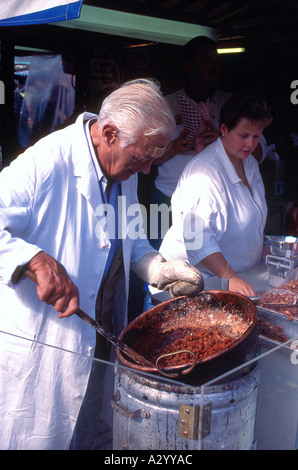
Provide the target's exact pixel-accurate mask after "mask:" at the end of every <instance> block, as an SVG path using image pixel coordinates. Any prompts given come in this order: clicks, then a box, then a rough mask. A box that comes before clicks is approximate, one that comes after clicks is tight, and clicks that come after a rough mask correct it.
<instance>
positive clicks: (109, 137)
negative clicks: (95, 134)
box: [102, 124, 117, 146]
mask: <svg viewBox="0 0 298 470" xmlns="http://www.w3.org/2000/svg"><path fill="white" fill-rule="evenodd" d="M102 137H103V139H104V141H105V143H106V144H107V145H108V146H111V145H113V144H114V143H115V141H116V137H117V129H116V127H115V126H113V125H112V124H105V125H104V126H103V128H102Z"/></svg>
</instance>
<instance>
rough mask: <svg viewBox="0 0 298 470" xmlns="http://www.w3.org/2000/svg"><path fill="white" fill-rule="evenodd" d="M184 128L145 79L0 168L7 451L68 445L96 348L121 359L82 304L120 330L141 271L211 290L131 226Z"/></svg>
mask: <svg viewBox="0 0 298 470" xmlns="http://www.w3.org/2000/svg"><path fill="white" fill-rule="evenodd" d="M174 127H175V122H174V118H173V115H172V113H171V111H170V109H169V107H168V105H167V103H166V101H165V100H164V98H163V96H162V94H161V92H160V88H159V86H158V84H157V83H155V82H154V81H152V80H145V79H140V80H134V81H132V82H128V83H125V84H124V85H122V86H121V87H119V88H118V89H116V90H115V91H113V92H112V93H111V94H110V95H109V96H108V97H107V98H106V99H105V100H104V101H103V104H102V106H101V109H100V112H99V115H94V114H90V113H83V114H81V115H80V116H79V117H78V118H77V121H76V122H75V123H74V124H72V125H69V126H68V127H66V128H65V129H62V130H59V131H56V132H54V133H52V134H50V135H48V136H47V137H44V138H43V139H41V140H40V141H39V142H37V143H36V144H35V145H34V146H32V147H30V148H28V149H27V150H26V151H25V152H24V153H23V154H22V155H20V156H19V157H18V158H16V159H15V160H14V161H13V162H12V164H11V165H10V166H8V167H7V168H5V169H4V170H3V171H2V172H1V173H0V187H1V194H0V260H1V261H0V294H1V307H0V308H1V312H0V331H1V333H0V334H1V342H0V358H1V361H0V387H1V391H0V409H1V418H0V448H1V449H5V450H8V449H18V450H30V449H34V450H51V449H55V450H59V449H60V450H62V449H68V448H69V445H70V442H71V438H72V435H73V431H74V428H75V426H76V422H77V419H78V415H79V411H80V408H81V406H82V403H83V399H84V395H85V393H86V389H87V385H88V380H89V376H91V375H92V370H91V365H92V360H93V357H94V355H95V356H96V357H99V358H101V357H104V358H105V359H107V358H109V357H110V356H109V348H108V345H107V344H106V343H105V342H104V341H102V342H101V341H100V339H101V338H102V337H98V338H96V334H95V330H94V329H92V328H91V327H90V326H89V324H87V323H85V322H83V321H82V320H81V319H80V318H79V317H78V316H77V315H74V314H75V313H76V312H77V310H78V308H79V307H80V308H81V309H82V310H84V311H86V312H87V313H88V314H89V315H90V316H92V317H93V318H95V319H96V320H97V321H99V322H100V323H101V324H102V325H103V326H104V327H105V328H107V329H109V330H110V331H111V332H112V333H114V335H116V336H118V335H119V333H120V332H121V331H122V330H123V328H124V327H125V326H126V324H127V295H128V285H129V270H130V269H133V270H134V271H135V272H136V273H137V275H139V276H140V277H141V278H142V279H143V280H144V281H146V282H148V283H149V284H150V285H151V284H152V285H156V286H157V287H159V288H161V289H170V290H171V292H172V294H173V295H180V294H182V293H183V294H184V293H186V294H194V293H196V292H198V291H199V290H201V289H202V276H201V275H200V273H199V272H198V271H197V270H196V269H195V268H193V267H191V266H190V265H189V264H188V263H185V262H184V261H182V260H175V261H174V262H171V261H170V262H166V261H165V259H164V258H163V257H162V256H161V255H160V254H159V253H158V252H157V251H155V250H154V249H153V248H152V247H151V246H150V244H149V242H148V240H147V239H146V238H145V237H144V236H143V235H144V234H143V232H142V230H140V233H139V234H138V236H135V235H136V234H135V233H134V232H132V227H133V226H134V225H133V222H134V219H133V216H132V215H130V214H131V211H130V208H131V207H133V208H134V209H135V208H136V207H138V200H137V193H136V191H137V173H138V172H141V171H142V172H144V173H146V172H148V171H149V169H150V166H151V164H152V162H153V161H154V159H155V158H157V157H158V156H161V155H162V153H163V152H164V151H165V149H166V148H167V146H168V144H169V142H170V139H171V137H172V134H173V131H174ZM109 210H110V212H109ZM107 211H108V212H107ZM115 227H117V228H118V230H117V229H115ZM28 271H31V272H32V273H33V274H34V275H35V278H36V282H37V286H36V284H35V283H33V282H32V281H31V280H30V279H28V278H27V277H26V276H23V274H24V273H26V272H28ZM180 281H184V282H180ZM57 312H59V313H58V314H57ZM95 348H96V352H95ZM106 353H107V354H106ZM96 412H97V410H94V413H96Z"/></svg>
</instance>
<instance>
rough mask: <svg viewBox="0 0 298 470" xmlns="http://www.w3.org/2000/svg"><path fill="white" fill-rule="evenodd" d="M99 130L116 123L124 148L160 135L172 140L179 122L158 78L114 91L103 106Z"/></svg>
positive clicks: (140, 81) (141, 81) (136, 81)
mask: <svg viewBox="0 0 298 470" xmlns="http://www.w3.org/2000/svg"><path fill="white" fill-rule="evenodd" d="M98 117H99V122H98V124H99V129H100V130H101V129H102V128H103V126H104V125H105V124H107V123H109V124H113V125H114V126H115V127H116V128H117V130H118V136H119V138H120V140H121V146H122V147H123V148H125V147H127V146H128V145H131V144H134V143H136V142H137V140H138V139H139V138H140V136H146V137H152V136H155V135H160V136H163V137H169V138H172V136H173V133H174V130H175V119H174V116H173V114H172V111H171V109H170V107H169V106H168V104H167V102H166V100H165V98H164V96H163V95H162V92H161V90H160V85H159V83H158V82H157V81H156V80H154V79H147V78H146V79H137V80H131V81H128V82H126V83H124V84H123V85H121V86H120V87H119V88H118V89H116V90H114V91H113V92H112V93H111V94H110V95H109V96H107V98H105V100H104V101H103V103H102V106H101V109H100V112H99V116H98Z"/></svg>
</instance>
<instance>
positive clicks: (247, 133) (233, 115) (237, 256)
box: [160, 93, 272, 296]
mask: <svg viewBox="0 0 298 470" xmlns="http://www.w3.org/2000/svg"><path fill="white" fill-rule="evenodd" d="M271 121H272V117H271V114H270V111H269V108H268V105H267V103H266V101H265V100H264V99H263V98H262V97H259V96H257V95H252V94H245V93H238V94H235V95H233V96H232V97H231V98H229V99H228V101H227V102H226V103H225V104H224V105H223V107H222V110H221V118H220V131H221V137H219V138H218V140H217V141H216V142H214V143H212V144H211V145H209V146H208V147H207V148H205V150H203V151H202V152H201V153H200V154H199V155H197V156H196V157H194V158H193V159H192V160H191V161H190V162H189V164H188V165H187V166H186V168H185V170H184V172H183V173H182V175H181V177H180V180H179V183H178V185H177V188H176V191H175V192H174V194H173V197H172V211H173V214H172V215H173V225H172V227H171V228H170V229H169V230H168V232H167V234H166V236H165V238H164V240H163V243H162V245H161V248H160V252H161V253H162V254H163V256H164V257H165V258H166V259H170V258H177V257H180V258H183V259H186V260H188V261H189V262H190V263H191V264H192V265H193V266H196V267H198V268H199V269H200V271H201V272H202V273H203V275H205V277H208V276H212V275H215V276H218V277H219V278H228V279H229V290H231V291H234V292H238V293H242V294H244V295H248V296H249V295H254V294H255V292H254V290H253V288H252V287H251V286H250V285H249V284H248V283H247V282H245V281H244V280H243V279H242V278H241V272H242V271H246V270H247V269H249V268H251V267H252V266H253V265H254V264H256V263H257V262H258V261H259V260H260V256H261V252H262V246H263V232H264V227H265V222H266V217H267V205H266V200H265V191H264V185H263V182H262V178H261V175H260V171H259V165H258V163H257V161H256V160H255V158H254V157H253V156H252V155H251V154H252V152H253V151H254V149H255V148H256V146H257V145H258V142H259V138H260V136H261V134H262V132H263V130H264V128H265V127H266V126H268V125H269V124H270V123H271Z"/></svg>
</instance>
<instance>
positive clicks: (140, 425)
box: [112, 362, 259, 450]
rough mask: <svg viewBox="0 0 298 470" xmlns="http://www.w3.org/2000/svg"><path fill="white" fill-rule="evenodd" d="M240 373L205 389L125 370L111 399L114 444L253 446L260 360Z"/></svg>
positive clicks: (180, 447)
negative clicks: (233, 377) (229, 379)
mask: <svg viewBox="0 0 298 470" xmlns="http://www.w3.org/2000/svg"><path fill="white" fill-rule="evenodd" d="M237 377H238V378H235V379H232V380H231V381H229V382H225V383H219V384H216V385H211V386H206V387H204V389H202V387H196V388H193V387H189V386H187V385H184V384H181V385H180V384H178V383H177V385H176V383H167V382H164V381H162V380H161V381H160V380H159V379H155V378H154V377H153V378H152V379H151V377H150V376H149V378H148V376H144V375H143V376H142V375H140V374H138V373H135V372H134V371H131V370H125V369H124V370H121V371H120V372H118V373H117V374H116V377H115V394H114V397H113V399H112V407H113V409H114V444H113V448H114V450H123V449H127V450H196V449H202V450H205V449H210V450H220V449H227V450H250V449H253V448H254V445H255V444H254V441H255V436H254V430H255V418H256V407H257V394H258V386H259V364H258V362H256V363H254V364H253V366H251V368H250V369H249V370H247V369H246V370H245V371H244V372H243V373H242V374H241V376H237ZM202 394H203V395H202Z"/></svg>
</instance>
